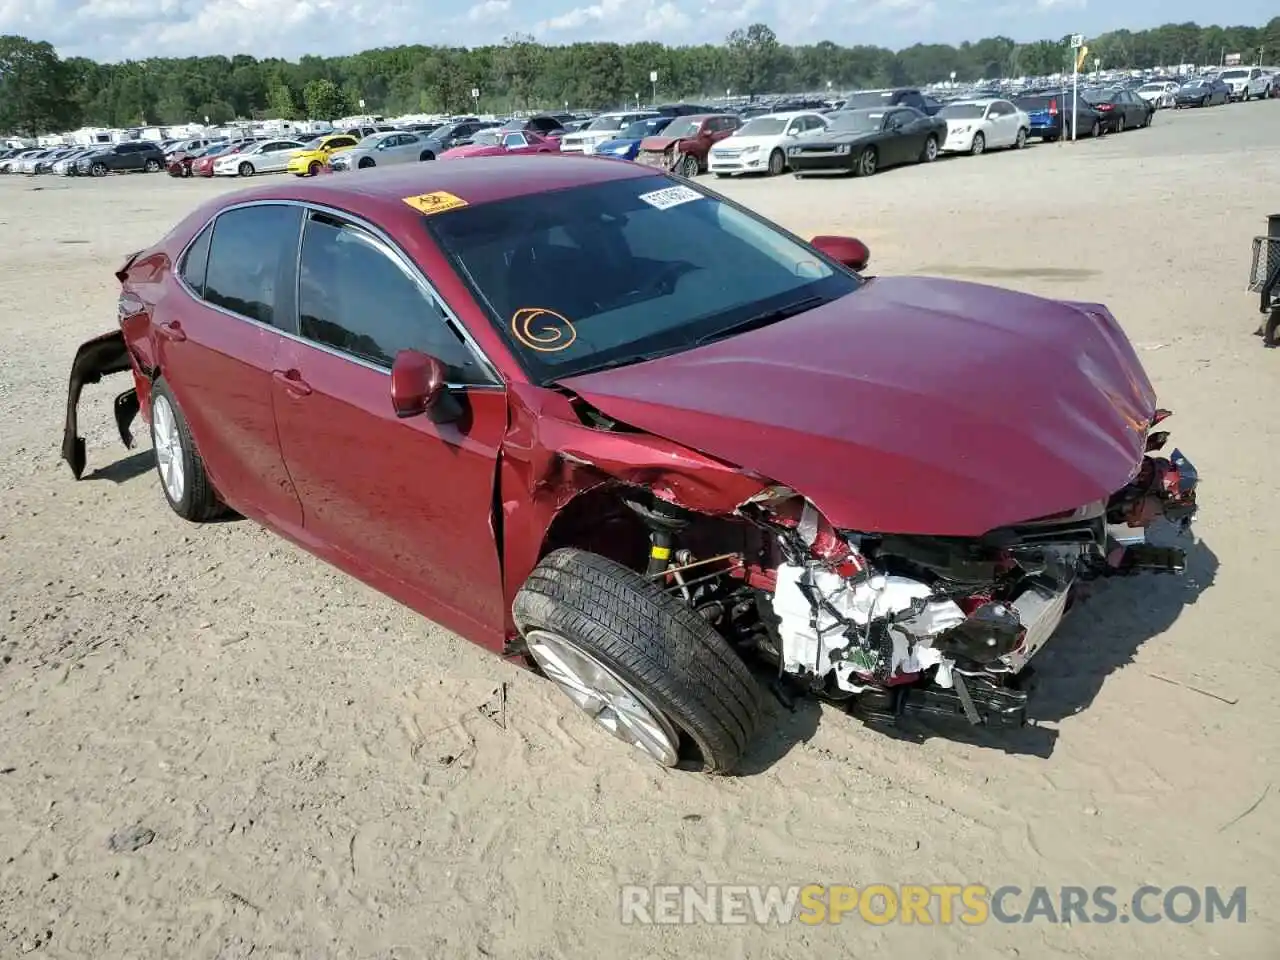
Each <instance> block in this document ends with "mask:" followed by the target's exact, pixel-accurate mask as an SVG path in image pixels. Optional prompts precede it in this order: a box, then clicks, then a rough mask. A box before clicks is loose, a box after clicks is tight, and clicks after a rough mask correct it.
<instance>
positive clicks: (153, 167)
mask: <svg viewBox="0 0 1280 960" xmlns="http://www.w3.org/2000/svg"><path fill="white" fill-rule="evenodd" d="M145 169H146V171H147V173H157V172H159V170H160V161H159V160H148V161H147V165H146V168H145Z"/></svg>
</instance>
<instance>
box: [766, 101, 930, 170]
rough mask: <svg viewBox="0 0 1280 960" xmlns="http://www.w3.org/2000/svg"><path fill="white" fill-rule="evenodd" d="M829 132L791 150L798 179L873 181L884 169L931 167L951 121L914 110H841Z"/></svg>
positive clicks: (790, 158) (789, 154)
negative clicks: (825, 176)
mask: <svg viewBox="0 0 1280 960" xmlns="http://www.w3.org/2000/svg"><path fill="white" fill-rule="evenodd" d="M828 117H829V118H830V123H829V124H828V126H827V129H826V130H823V131H820V132H818V133H816V134H813V135H811V136H807V137H801V138H800V139H799V140H798V141H797V142H796V143H793V144H792V145H791V146H790V147H788V148H787V162H788V163H789V164H790V165H791V169H792V170H793V171H794V172H795V176H796V179H802V178H804V177H807V176H810V175H811V174H831V173H843V174H854V175H855V176H860V177H869V176H871V175H872V174H873V173H875V172H876V171H877V170H879V169H881V168H882V167H892V166H896V165H898V164H901V163H932V162H933V161H934V160H936V159H938V149H939V148H940V147H941V146H942V143H943V141H944V140H946V139H947V121H946V120H941V119H939V118H938V117H930V116H928V115H926V114H924V113H922V112H921V111H919V110H917V109H916V108H915V107H890V108H888V109H883V108H882V109H869V110H868V109H861V110H839V111H837V112H835V113H831V114H828Z"/></svg>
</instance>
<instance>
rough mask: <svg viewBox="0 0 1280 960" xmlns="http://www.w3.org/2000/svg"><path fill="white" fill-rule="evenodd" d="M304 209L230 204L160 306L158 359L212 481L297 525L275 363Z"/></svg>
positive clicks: (288, 312) (253, 510)
mask: <svg viewBox="0 0 1280 960" xmlns="http://www.w3.org/2000/svg"><path fill="white" fill-rule="evenodd" d="M301 224H302V209H301V208H300V207H297V206H292V205H285V204H252V205H248V206H244V207H233V208H231V209H228V210H225V211H223V212H222V213H221V214H219V215H218V217H217V219H216V220H215V221H214V222H213V223H211V224H210V225H209V226H207V227H206V228H205V229H204V230H203V231H202V232H201V233H200V234H199V235H198V236H197V237H196V239H195V240H194V241H193V242H192V243H191V244H190V245H189V246H188V248H187V250H186V252H185V253H184V254H183V255H182V257H181V258H180V259H179V260H178V264H177V270H176V271H175V275H176V276H175V282H176V283H177V285H178V286H179V287H180V289H177V290H175V291H174V292H173V295H172V296H166V297H165V298H164V299H163V300H162V301H161V302H160V303H158V304H157V306H156V312H155V316H154V318H153V320H154V331H155V335H156V343H157V352H158V354H159V358H160V367H161V370H162V371H163V373H164V377H165V379H166V380H167V381H168V382H169V387H170V389H171V390H173V393H174V396H176V397H177V398H178V404H179V405H180V406H181V407H182V412H183V413H184V414H185V415H186V418H187V422H188V423H189V424H190V426H191V432H192V434H193V435H194V436H195V440H196V444H197V445H198V446H199V448H200V453H201V455H202V456H203V457H204V461H205V466H206V468H207V469H208V471H209V475H210V476H211V477H212V478H213V482H214V485H215V486H216V487H217V488H218V491H219V492H220V493H221V494H222V496H223V497H224V498H225V499H226V501H227V502H228V503H229V504H231V506H233V507H235V508H236V509H237V510H239V511H240V512H242V513H244V514H246V515H248V516H251V517H254V518H255V519H258V520H261V521H263V522H266V523H269V524H271V525H273V526H278V527H281V528H284V529H297V528H298V527H300V525H301V523H302V508H301V505H300V504H299V502H298V498H297V495H296V494H295V493H294V492H293V485H292V483H291V482H290V480H289V475H288V473H287V472H286V471H285V468H284V461H283V459H282V458H281V455H280V445H279V441H278V439H277V436H276V423H275V413H274V410H273V407H272V393H273V391H272V380H271V371H272V370H273V369H274V363H273V361H274V360H275V356H276V351H277V350H278V349H279V348H280V346H281V344H282V343H283V342H284V341H285V337H284V335H283V333H282V330H283V329H286V328H287V327H288V325H289V324H290V323H291V318H292V316H293V312H294V308H293V298H294V294H293V276H294V256H295V255H296V252H297V249H298V232H299V230H300V228H301Z"/></svg>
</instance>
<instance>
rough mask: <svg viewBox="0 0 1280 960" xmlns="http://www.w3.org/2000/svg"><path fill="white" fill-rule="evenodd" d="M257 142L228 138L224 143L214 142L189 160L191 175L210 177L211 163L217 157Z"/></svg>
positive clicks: (246, 147) (243, 148)
mask: <svg viewBox="0 0 1280 960" xmlns="http://www.w3.org/2000/svg"><path fill="white" fill-rule="evenodd" d="M255 143H257V141H256V140H228V141H227V142H226V143H215V144H213V145H212V146H210V147H208V148H206V149H205V151H204V153H202V154H201V155H200V156H198V157H195V158H192V159H191V160H190V164H189V166H190V170H191V176H193V177H212V176H213V164H214V163H215V161H217V160H218V158H219V157H225V156H230V155H231V154H233V153H239V152H240V151H241V150H246V149H248V148H249V147H251V146H253V145H254V144H255Z"/></svg>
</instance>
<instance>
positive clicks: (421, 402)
mask: <svg viewBox="0 0 1280 960" xmlns="http://www.w3.org/2000/svg"><path fill="white" fill-rule="evenodd" d="M447 380H448V371H447V370H446V369H445V365H444V364H443V363H441V362H440V361H439V360H437V359H436V358H435V357H433V356H431V355H429V354H426V353H421V352H420V351H418V350H401V351H400V352H399V353H397V354H396V358H395V360H394V361H393V362H392V364H391V406H392V407H393V408H394V409H395V411H396V416H397V417H400V418H401V419H403V418H405V417H416V416H418V415H419V414H422V413H426V412H427V411H428V410H430V409H431V408H432V407H434V406H435V405H436V404H437V403H439V402H440V398H441V397H442V396H443V395H444V388H445V383H446V382H447Z"/></svg>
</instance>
